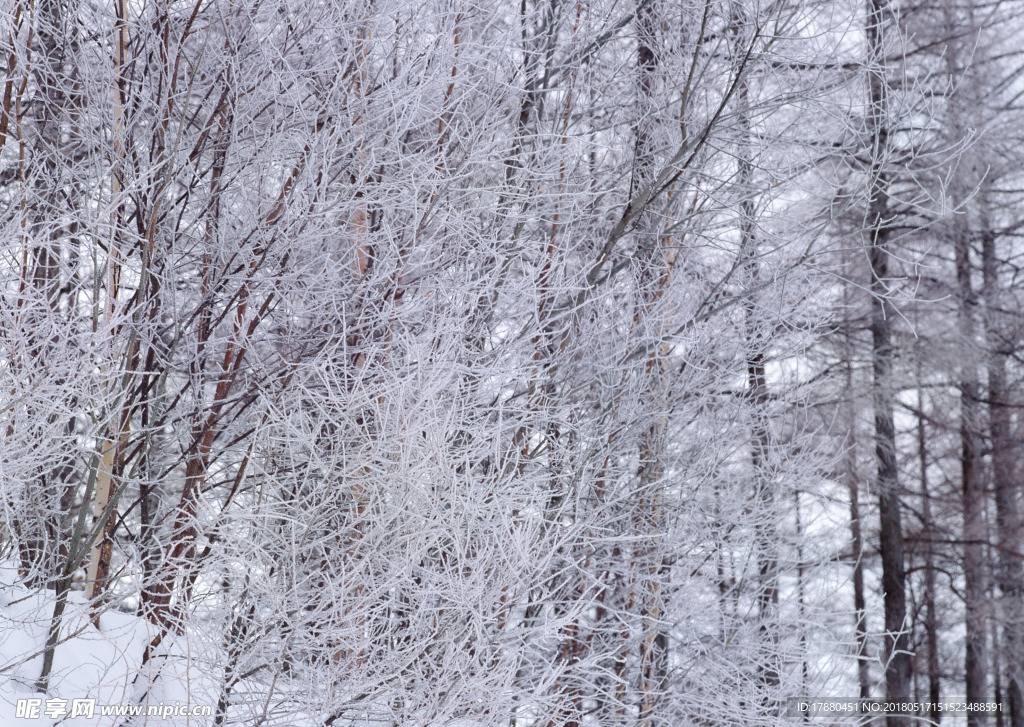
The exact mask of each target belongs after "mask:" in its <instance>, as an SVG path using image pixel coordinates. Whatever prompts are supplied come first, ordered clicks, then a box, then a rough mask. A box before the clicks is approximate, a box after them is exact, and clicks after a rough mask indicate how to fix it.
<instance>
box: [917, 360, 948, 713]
mask: <svg viewBox="0 0 1024 727" xmlns="http://www.w3.org/2000/svg"><path fill="white" fill-rule="evenodd" d="M918 378H920V376H919V377H918ZM917 410H918V414H917V454H918V459H919V462H918V466H919V467H920V470H921V472H920V478H921V479H920V484H921V528H922V529H923V530H924V532H925V533H931V532H932V525H933V524H932V495H931V491H930V490H929V487H928V449H927V446H926V445H927V437H926V430H925V425H924V397H923V396H922V395H921V390H920V389H918V392H917ZM924 547H925V552H924V633H925V644H926V648H927V649H928V666H927V669H928V702H929V704H931V705H932V708H931V709H930V710H929V712H928V719H929V720H931V721H932V722H934V723H935V724H938V723H939V722H941V721H942V710H940V709H937V708H936V707H935V705H937V704H938V702H939V697H940V694H941V691H940V689H941V681H940V675H941V671H940V669H939V635H938V616H937V615H936V613H935V553H934V545H933V544H932V543H931V542H930V541H929V542H926V543H925V544H924Z"/></svg>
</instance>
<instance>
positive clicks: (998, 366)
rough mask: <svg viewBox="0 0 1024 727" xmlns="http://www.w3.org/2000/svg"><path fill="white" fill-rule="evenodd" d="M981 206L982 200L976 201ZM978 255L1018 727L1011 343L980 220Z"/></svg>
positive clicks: (1023, 668)
mask: <svg viewBox="0 0 1024 727" xmlns="http://www.w3.org/2000/svg"><path fill="white" fill-rule="evenodd" d="M982 203H983V204H984V203H985V201H984V200H982ZM982 226H983V229H982V237H981V243H982V247H981V255H982V271H983V275H984V299H985V307H986V309H987V311H986V331H985V333H986V337H987V338H988V345H987V348H988V361H987V368H988V389H989V395H988V415H989V428H990V433H991V438H992V487H993V490H994V491H995V503H996V535H997V537H998V542H999V555H998V563H997V566H996V582H997V584H998V586H999V592H1000V607H1001V612H1002V617H1003V622H1002V624H1001V625H1002V644H1001V648H1000V652H1001V654H1002V661H1003V663H1004V664H1005V667H1004V668H1005V673H1006V682H1005V684H1004V685H1003V692H1004V694H1005V695H1006V703H1007V706H1008V709H1009V723H1010V727H1024V569H1022V559H1021V556H1020V553H1021V550H1022V542H1024V532H1022V530H1024V522H1022V518H1021V507H1020V497H1021V484H1020V482H1019V480H1018V479H1017V477H1016V467H1015V462H1016V457H1017V442H1016V440H1015V439H1014V434H1013V422H1012V418H1011V412H1012V409H1011V402H1010V395H1009V387H1008V385H1007V376H1006V368H1007V358H1008V356H1009V352H1010V350H1011V348H1012V344H1010V343H1009V342H1007V341H1006V340H1004V336H1003V334H1002V333H1001V330H1000V328H1001V327H1000V326H999V321H998V316H999V310H1000V306H1001V305H1002V303H1001V301H1000V295H999V293H1000V290H1001V288H1000V281H999V269H998V261H997V260H996V238H995V233H994V232H993V230H992V229H991V225H990V224H988V219H987V214H985V215H984V216H983V220H982Z"/></svg>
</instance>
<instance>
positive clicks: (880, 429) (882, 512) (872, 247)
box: [867, 0, 912, 727]
mask: <svg viewBox="0 0 1024 727" xmlns="http://www.w3.org/2000/svg"><path fill="white" fill-rule="evenodd" d="M887 12H888V8H887V2H886V1H885V0H869V2H868V6H867V13H868V22H867V38H868V47H869V63H870V68H871V70H870V72H869V86H870V103H871V110H870V114H869V117H868V123H869V131H870V133H871V143H872V146H873V149H872V165H871V170H870V173H871V176H870V185H871V187H870V191H869V209H868V224H869V227H868V234H869V248H868V261H869V264H870V267H871V358H872V373H873V375H874V381H873V385H872V400H873V405H874V421H875V457H876V460H877V463H878V469H877V475H876V480H875V487H876V489H877V491H878V506H879V516H880V521H881V522H880V529H879V538H880V541H881V553H882V590H883V592H884V593H885V597H884V600H885V634H886V635H885V663H886V665H887V666H886V672H885V692H886V694H885V696H886V701H889V702H894V703H904V702H908V701H909V696H910V683H911V675H912V666H911V660H910V650H909V647H910V638H909V634H908V633H907V630H906V625H907V624H906V617H907V602H906V591H905V580H906V572H905V567H904V560H903V558H904V556H903V523H902V517H901V505H900V491H899V478H898V474H897V472H898V470H897V462H896V429H895V422H894V415H893V410H894V407H895V400H896V392H895V383H894V381H893V372H892V368H893V343H892V318H893V316H894V314H895V311H894V310H893V307H892V305H891V303H890V302H889V298H888V296H889V289H888V276H889V250H888V247H889V238H890V236H891V232H892V228H891V227H890V220H889V217H890V215H891V212H890V209H889V194H888V185H889V178H888V174H887V172H886V164H887V162H888V159H887V157H888V155H889V151H890V149H889V133H888V129H887V124H888V119H887V118H886V114H887V111H888V109H887V101H888V99H887V82H886V79H885V70H886V69H885V66H884V58H885V48H884V43H883V37H882V36H883V32H884V30H885V25H886V21H885V20H884V15H885V14H886V13H887ZM887 725H888V727H908V725H909V719H908V718H907V717H906V716H904V715H900V714H898V713H891V714H889V715H888V718H887Z"/></svg>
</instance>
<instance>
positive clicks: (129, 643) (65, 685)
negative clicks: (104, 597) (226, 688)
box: [0, 564, 217, 727]
mask: <svg viewBox="0 0 1024 727" xmlns="http://www.w3.org/2000/svg"><path fill="white" fill-rule="evenodd" d="M55 601H56V596H55V594H54V592H53V591H48V590H47V591H29V590H28V589H26V588H25V587H24V586H22V585H20V584H19V583H18V582H17V572H16V570H15V569H14V568H13V567H11V565H10V564H0V725H12V726H14V725H16V726H18V727H21V725H25V726H26V727H28V725H46V726H47V727H49V726H50V725H57V724H59V725H61V726H62V727H97V726H105V725H111V726H113V725H118V726H119V727H127V726H128V725H131V727H141V726H143V725H162V726H164V727H172V726H177V725H182V726H183V727H206V726H207V725H212V724H213V717H212V716H203V715H193V714H189V713H188V712H189V711H190V710H191V709H192V708H193V707H208V708H209V711H210V712H211V713H212V711H213V709H214V707H215V705H216V700H217V691H216V684H215V682H214V681H213V680H212V679H210V678H208V677H206V676H205V675H204V674H203V670H202V669H201V668H200V665H199V661H198V659H196V658H195V655H193V654H192V653H190V652H191V650H190V648H189V647H190V640H189V638H188V637H187V635H186V637H183V638H181V639H179V640H178V641H176V642H173V643H170V644H167V645H165V646H163V647H161V649H160V652H159V654H158V658H154V659H151V660H150V662H149V663H148V664H146V665H145V666H144V665H143V663H142V658H143V653H144V651H145V647H146V644H147V643H149V641H150V640H151V639H152V638H153V636H154V633H153V631H152V625H151V624H149V623H148V622H147V621H145V620H144V619H141V618H138V617H137V616H134V615H131V614H125V613H119V612H116V611H108V612H106V613H104V614H102V615H101V617H100V627H99V629H97V628H96V627H95V626H94V625H93V624H92V623H91V622H90V620H89V612H88V607H87V604H86V603H85V598H84V596H83V595H82V594H81V593H80V592H72V593H71V594H69V597H68V604H67V608H66V610H65V612H64V615H63V618H62V620H61V630H60V634H61V639H60V643H59V644H58V645H57V648H56V649H55V650H54V659H53V668H52V672H51V677H50V683H49V689H48V692H47V693H46V694H43V693H41V692H39V691H37V683H36V682H37V680H38V678H39V674H40V671H41V669H42V666H43V652H44V649H45V645H46V635H47V633H48V631H49V625H50V619H51V617H52V615H53V608H54V603H55ZM154 677H155V678H154ZM147 687H148V688H147ZM76 700H77V701H76ZM19 702H20V713H19ZM90 705H91V714H90ZM140 708H141V710H142V714H140V715H137V716H135V717H134V718H131V717H130V716H129V713H127V712H126V710H129V709H136V710H138V709H140ZM146 710H150V713H149V714H146Z"/></svg>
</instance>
